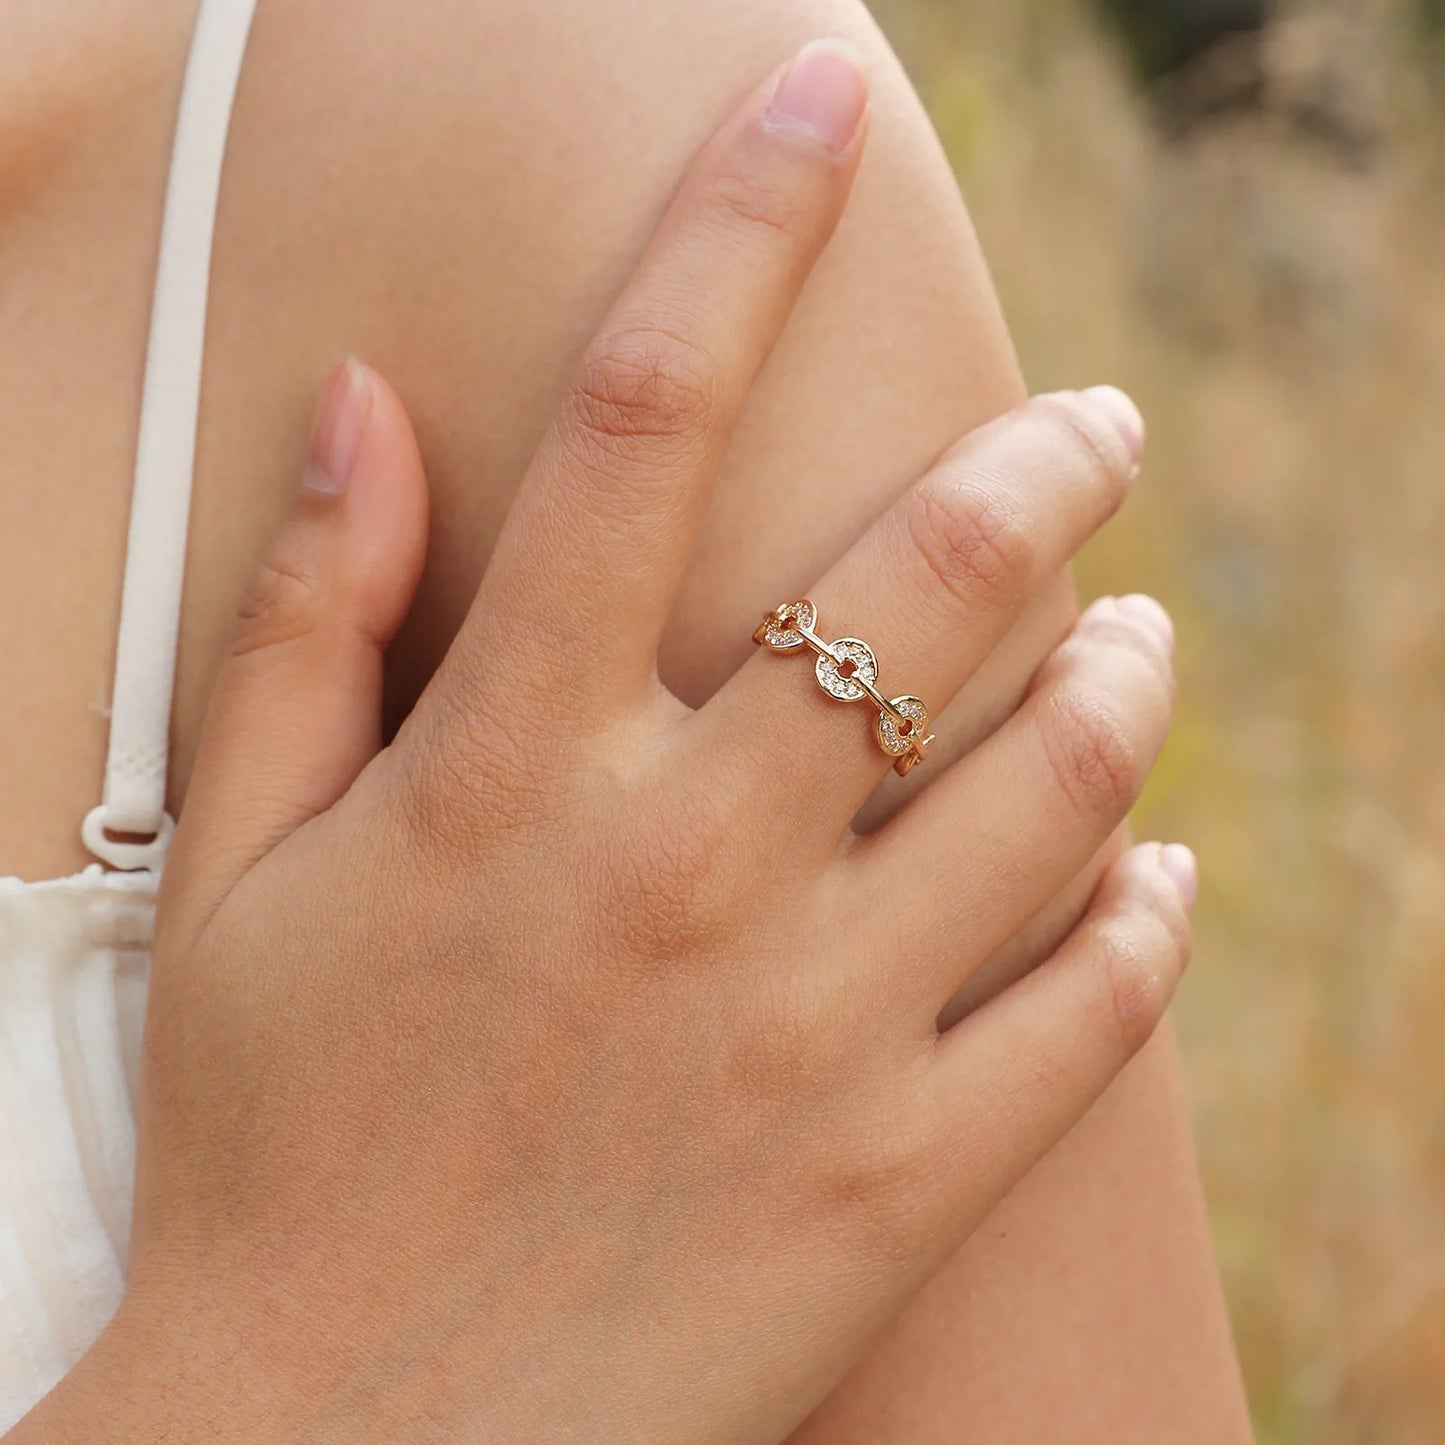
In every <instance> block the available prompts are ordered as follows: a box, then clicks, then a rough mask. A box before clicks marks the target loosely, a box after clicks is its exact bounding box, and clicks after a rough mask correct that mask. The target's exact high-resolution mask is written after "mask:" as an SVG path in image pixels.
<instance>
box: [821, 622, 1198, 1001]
mask: <svg viewBox="0 0 1445 1445" xmlns="http://www.w3.org/2000/svg"><path fill="white" fill-rule="evenodd" d="M1172 638H1173V633H1172V629H1170V627H1169V621H1168V616H1167V614H1166V613H1165V612H1164V610H1163V608H1162V607H1160V606H1159V604H1158V603H1157V602H1154V601H1153V600H1152V599H1149V598H1130V599H1125V600H1124V601H1122V602H1116V601H1114V599H1112V598H1109V599H1104V600H1103V601H1101V602H1099V603H1096V604H1094V606H1092V607H1090V608H1089V609H1088V610H1087V611H1086V612H1085V613H1084V615H1083V617H1081V618H1080V619H1079V622H1078V624H1077V625H1076V627H1075V629H1074V631H1073V633H1072V634H1071V636H1070V638H1069V639H1068V640H1067V641H1066V642H1065V643H1064V644H1063V645H1062V646H1061V647H1059V648H1058V649H1057V650H1056V651H1055V652H1054V653H1053V654H1052V655H1051V656H1050V658H1049V659H1048V660H1047V661H1046V662H1045V664H1044V666H1043V668H1042V669H1041V670H1040V672H1039V676H1038V679H1037V682H1036V684H1035V687H1034V689H1033V691H1032V693H1031V694H1030V696H1029V697H1028V698H1027V699H1026V700H1025V701H1024V703H1023V705H1022V707H1021V708H1020V709H1019V711H1018V712H1017V713H1015V715H1014V716H1013V717H1012V718H1011V719H1010V720H1009V721H1008V722H1007V723H1005V724H1004V726H1003V727H1002V728H1000V729H999V730H998V731H997V732H996V733H994V734H993V735H992V736H991V737H989V738H988V739H987V740H986V741H985V742H984V743H982V744H981V745H980V746H979V747H978V748H977V749H975V751H974V752H973V753H971V754H970V755H969V756H968V757H966V758H964V759H962V760H961V761H960V762H958V763H955V764H954V766H953V767H952V768H951V769H949V771H948V772H947V773H945V774H944V776H943V777H941V778H938V779H936V780H935V782H934V784H933V786H932V787H930V788H927V789H925V790H924V791H923V792H922V793H920V794H919V795H918V796H917V797H916V798H914V799H913V801H912V802H911V803H909V805H908V806H907V807H906V808H905V809H904V810H903V811H902V812H901V813H899V814H897V815H896V816H895V817H894V818H893V819H891V820H890V821H889V822H888V823H887V824H885V825H884V827H882V828H881V829H879V830H878V831H877V832H876V833H873V834H870V835H869V836H868V837H867V838H864V839H861V840H860V841H859V842H858V843H857V844H856V845H854V847H853V849H852V850H851V854H850V856H849V858H848V860H847V862H846V863H845V864H844V869H843V871H844V874H845V875H846V876H845V886H847V887H848V888H849V889H850V890H851V891H852V892H853V893H854V895H855V896H857V897H859V898H860V899H861V900H862V902H863V905H864V906H863V908H862V910H861V913H860V915H859V916H860V917H862V918H864V919H868V918H877V919H880V920H886V923H880V924H879V925H877V926H878V927H879V928H880V930H881V929H883V928H884V927H886V930H887V932H886V936H882V935H880V937H879V938H878V939H876V940H874V942H875V943H876V945H877V947H876V949H872V950H870V949H868V948H866V947H865V948H863V949H861V950H860V957H868V956H874V955H876V956H880V957H881V956H883V954H884V953H885V952H886V953H888V954H890V955H892V956H895V957H896V956H906V957H911V958H914V959H923V960H927V962H926V963H925V964H924V965H923V966H922V967H921V969H919V971H918V972H917V974H916V975H915V977H916V980H917V982H918V984H919V988H920V992H919V993H918V996H917V1007H918V1008H919V1009H920V1010H921V1013H922V1015H923V1016H926V1017H927V1018H929V1019H932V1018H933V1017H935V1016H936V1015H937V1013H938V1011H939V1009H940V1008H942V1007H943V1004H944V1002H945V1001H946V1000H947V998H948V997H949V995H951V994H952V993H953V992H954V991H955V990H956V989H957V988H958V986H959V984H960V983H961V982H962V981H963V980H964V979H966V978H967V977H968V976H969V974H970V973H971V972H972V970H973V969H975V968H977V967H978V966H979V965H981V964H982V963H983V962H984V961H985V960H986V959H987V958H989V957H990V956H992V954H993V953H994V952H995V951H996V950H997V949H998V948H1000V947H1001V946H1002V945H1003V944H1004V943H1005V942H1006V941H1007V940H1008V939H1009V938H1011V937H1013V935H1014V934H1016V933H1017V932H1018V931H1019V930H1020V929H1021V928H1022V927H1023V926H1024V925H1025V924H1026V923H1027V922H1028V921H1029V920H1030V919H1031V918H1033V917H1034V915H1035V914H1036V913H1038V911H1039V909H1041V908H1042V907H1043V906H1044V905H1045V904H1046V903H1048V902H1049V900H1050V899H1052V898H1054V897H1055V896H1056V895H1057V894H1058V893H1059V892H1060V891H1061V890H1062V889H1063V888H1064V887H1065V886H1066V885H1067V884H1068V883H1069V882H1070V880H1071V879H1073V878H1074V877H1075V876H1076V875H1077V874H1078V873H1079V871H1080V870H1081V869H1082V868H1083V867H1084V866H1085V865H1086V864H1087V863H1088V861H1089V860H1090V859H1091V858H1092V857H1093V856H1094V855H1095V853H1097V852H1098V850H1099V848H1100V847H1101V846H1102V845H1103V843H1104V841H1105V840H1106V839H1107V838H1108V837H1109V835H1110V834H1111V833H1112V832H1113V831H1114V829H1115V828H1116V827H1117V826H1118V825H1119V823H1120V822H1121V821H1122V820H1123V818H1124V817H1125V815H1126V814H1127V813H1128V811H1129V809H1130V808H1131V807H1132V806H1133V804H1134V802H1135V800H1136V799H1137V798H1138V796H1139V792H1140V789H1141V788H1142V787H1143V784H1144V780H1145V778H1146V777H1147V776H1148V774H1149V770H1150V769H1151V768H1152V766H1153V764H1154V760H1155V758H1156V757H1157V756H1158V754H1159V750H1160V748H1161V747H1162V746H1163V743H1164V737H1165V734H1166V733H1167V731H1168V727H1169V717H1170V713H1171V710H1172V707H1173V674H1172V668H1171V665H1170V653H1171V649H1172ZM899 899H913V900H917V906H915V907H914V908H912V909H911V910H900V909H899V907H898V906H897V900H899ZM863 926H864V927H865V929H866V928H867V927H869V925H866V924H865V925H863ZM900 943H901V944H902V949H901V952H900V951H899V944H900Z"/></svg>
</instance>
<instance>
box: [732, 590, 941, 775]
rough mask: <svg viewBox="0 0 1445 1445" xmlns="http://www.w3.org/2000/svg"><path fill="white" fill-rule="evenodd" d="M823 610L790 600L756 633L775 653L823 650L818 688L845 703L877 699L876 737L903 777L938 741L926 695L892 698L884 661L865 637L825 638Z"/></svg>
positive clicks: (757, 639) (761, 643)
mask: <svg viewBox="0 0 1445 1445" xmlns="http://www.w3.org/2000/svg"><path fill="white" fill-rule="evenodd" d="M817 625H818V609H817V608H816V607H815V606H813V604H812V603H811V602H809V601H808V600H807V598H803V599H802V600H801V601H798V602H784V603H783V604H782V605H781V606H780V607H775V608H774V609H773V610H772V611H771V612H769V613H767V614H766V615H765V616H764V617H763V620H762V621H761V622H760V623H759V624H758V630H757V631H756V632H754V633H753V641H754V642H756V643H757V644H758V646H759V647H766V648H767V649H768V651H769V652H796V651H798V650H799V649H800V648H804V647H807V648H811V649H812V650H813V652H815V653H817V656H818V660H817V662H816V663H815V664H814V668H813V671H814V674H815V676H816V677H817V679H818V686H819V687H821V688H822V689H823V691H824V692H826V693H827V694H828V696H829V697H835V698H837V699H838V701H839V702H858V701H860V700H861V699H863V698H865V697H866V698H869V699H871V700H872V701H873V702H874V703H875V704H876V705H877V707H878V716H877V717H876V718H875V719H874V722H873V738H874V741H875V742H877V744H878V746H879V747H880V748H882V749H883V751H884V752H885V753H887V754H888V756H889V757H890V758H892V759H893V769H894V771H895V772H896V773H898V774H899V775H900V776H902V775H903V774H904V773H906V772H907V771H908V770H909V769H910V768H913V767H916V766H917V765H918V764H919V763H921V762H922V761H923V759H924V758H925V757H926V756H927V748H928V745H929V743H931V742H932V741H933V738H932V736H931V735H930V734H929V731H928V709H927V707H925V706H924V704H923V701H922V699H921V698H916V697H912V696H910V695H909V694H907V693H905V694H904V695H903V696H902V697H887V696H885V695H884V694H883V693H881V692H880V691H879V690H878V685H877V684H878V659H877V658H876V657H875V656H874V655H873V649H872V648H871V647H869V646H868V644H867V643H866V642H864V641H863V640H862V639H861V638H857V637H840V638H839V639H838V640H837V641H836V642H824V641H823V639H822V638H821V637H819V636H818V634H817V632H816V631H815V630H814V629H815V628H816V627H817Z"/></svg>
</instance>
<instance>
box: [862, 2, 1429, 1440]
mask: <svg viewBox="0 0 1445 1445" xmlns="http://www.w3.org/2000/svg"><path fill="white" fill-rule="evenodd" d="M874 8H875V10H876V12H877V14H878V18H879V21H880V23H881V24H882V25H883V27H884V29H885V30H886V31H887V32H888V33H889V35H890V37H891V38H892V39H893V41H894V44H895V45H896V46H897V48H898V49H899V51H900V53H901V54H902V55H903V57H904V59H905V61H906V62H907V64H908V65H909V68H910V70H911V72H912V74H913V75H914V77H915V79H916V81H917V83H918V84H919V86H920V88H921V90H922V91H923V94H924V97H925V100H926V101H927V102H928V104H929V107H930V109H931V111H932V114H933V116H934V119H935V121H936V123H937V124H938V126H939V128H940V130H941V132H942V134H943V137H944V142H945V144H946V146H947V147H948V150H949V153H950V155H951V157H952V160H953V163H954V166H955V169H956V171H957V174H958V176H959V179H960V181H961V183H962V185H963V188H964V191H965V193H966V195H967V197H968V200H969V203H970V206H971V208H972V211H973V215H974V219H975V222H976V224H977V225H978V228H979V230H980V232H981V233H982V236H983V241H984V246H985V249H986V251H987V252H988V254H989V256H990V258H991V261H992V264H993V267H994V272H995V277H996V280H997V283H998V286H999V289H1000V291H1001V293H1002V295H1003V299H1004V304H1005V307H1006V310H1007V312H1008V316H1009V319H1010V321H1011V323H1012V326H1013V329H1014V333H1015V336H1016V338H1017V341H1018V344H1019V348H1020V351H1021V354H1022V357H1023V361H1024V365H1025V368H1026V371H1027V374H1028V377H1029V381H1030V384H1031V386H1032V387H1033V388H1034V389H1044V388H1049V387H1052V386H1058V385H1070V386H1073V385H1080V384H1085V383H1087V382H1089V381H1094V380H1111V381H1117V382H1119V383H1121V384H1122V385H1124V386H1125V387H1127V388H1128V389H1129V390H1130V391H1131V392H1132V393H1133V394H1134V395H1135V396H1136V397H1137V398H1138V400H1139V401H1140V404H1141V406H1142V408H1143V410H1144V413H1145V416H1146V417H1147V418H1148V420H1149V423H1150V428H1151V441H1150V449H1149V454H1148V458H1147V462H1146V468H1145V481H1144V483H1143V485H1142V486H1141V489H1140V491H1139V493H1138V494H1137V498H1136V500H1135V501H1133V502H1132V503H1131V504H1130V507H1129V509H1128V512H1127V514H1126V515H1125V516H1123V517H1121V519H1120V520H1119V521H1118V522H1116V523H1115V524H1113V525H1112V526H1111V528H1110V529H1109V531H1108V532H1107V534H1106V535H1105V536H1104V537H1103V538H1102V539H1101V540H1100V541H1099V542H1098V543H1096V544H1095V545H1094V547H1093V549H1092V550H1091V551H1090V552H1089V554H1088V555H1087V556H1086V558H1085V560H1084V563H1083V566H1082V569H1081V571H1082V583H1083V587H1084V589H1085V591H1086V592H1089V593H1091V592H1098V591H1110V592H1118V591H1125V590H1134V589H1139V590H1148V591H1152V592H1155V593H1156V594H1157V595H1158V596H1160V597H1161V598H1163V599H1164V601H1165V602H1166V603H1167V604H1168V606H1169V607H1170V609H1171V611H1172V612H1173V613H1174V616H1175V619H1176V621H1177V623H1178V625H1179V630H1180V633H1181V644H1180V672H1181V681H1182V691H1181V700H1180V708H1179V713H1178V721H1177V724H1176V727H1175V732H1174V737H1173V741H1172V743H1171V744H1170V747H1169V750H1168V752H1167V753H1166V755H1165V758H1164V760H1163V763H1162V765H1161V767H1160V769H1159V772H1158V775H1157V777H1156V778H1155V780H1154V782H1153V784H1152V786H1151V789H1150V791H1149V793H1148V795H1147V797H1146V799H1145V801H1144V803H1143V805H1142V807H1141V809H1140V814H1139V819H1140V828H1141V831H1142V832H1143V833H1144V834H1145V835H1147V836H1163V837H1166V838H1184V839H1187V840H1188V841H1190V842H1192V843H1193V844H1194V845H1195V846H1196V848H1197V849H1198V851H1199V854H1200V856H1201V860H1202V864H1203V870H1204V878H1205V884H1204V892H1203V896H1202V900H1201V905H1200V908H1199V912H1198V930H1197V931H1198V945H1197V953H1196V962H1195V966H1194V969H1193V971H1192V973H1191V976H1190V978H1189V980H1188V981H1187V983H1186V986H1185V991H1184V994H1183V996H1182V998H1181V1001H1180V1003H1179V1006H1178V1008H1177V1016H1178V1023H1179V1028H1180V1032H1181V1036H1182V1039H1183V1042H1184V1047H1185V1050H1186V1064H1187V1071H1188V1080H1189V1086H1190V1090H1191V1093H1192V1097H1193V1103H1194V1114H1195V1120H1196V1127H1197V1130H1198V1136H1199V1143H1200V1149H1201V1155H1202V1160H1203V1168H1204V1173H1205V1180H1206V1185H1207V1188H1208V1193H1209V1199H1210V1204H1211V1208H1212V1211H1213V1217H1214V1226H1215V1233H1216V1238H1217V1242H1218V1247H1219V1255H1220V1259H1221V1262H1222V1266H1223V1270H1224V1275H1225V1281H1226V1286H1227V1289H1228V1293H1229V1298H1230V1305H1231V1310H1232V1313H1233V1318H1234V1323H1235V1328H1236V1331H1237V1335H1238V1339H1239V1345H1240V1350H1241V1354H1242V1356H1243V1361H1244V1368H1245V1371H1246V1374H1247V1377H1248V1384H1249V1390H1250V1396H1251V1399H1252V1402H1253V1409H1254V1414H1255V1421H1256V1426H1257V1429H1258V1433H1259V1438H1260V1440H1261V1441H1262V1442H1264V1445H1295V1442H1309V1445H1365V1442H1370V1445H1415V1442H1425V1441H1429V1442H1432V1445H1434V1442H1439V1441H1442V1440H1445V941H1442V940H1445V567H1442V558H1445V485H1442V470H1445V461H1442V459H1445V0H1391V3H1387V0H1348V3H1301V4H1288V3H1283V0H1280V3H1274V4H1270V3H1268V0H876V3H875V7H874Z"/></svg>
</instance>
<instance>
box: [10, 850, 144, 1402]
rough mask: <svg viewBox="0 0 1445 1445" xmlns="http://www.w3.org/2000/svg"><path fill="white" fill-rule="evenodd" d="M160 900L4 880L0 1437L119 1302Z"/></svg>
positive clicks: (136, 879)
mask: <svg viewBox="0 0 1445 1445" xmlns="http://www.w3.org/2000/svg"><path fill="white" fill-rule="evenodd" d="M155 890H156V875H155V874H154V873H150V872H142V873H105V872H103V871H102V870H101V868H100V867H99V865H96V866H94V867H92V868H88V869H87V870H86V871H85V872H84V873H81V874H78V875H77V876H76V877H74V878H62V879H58V880H57V881H55V882H53V883H30V884H25V883H20V882H19V881H18V880H16V879H13V878H4V879H0V1431H3V1430H5V1429H7V1428H8V1427H9V1426H10V1425H12V1424H14V1422H15V1421H16V1420H18V1419H19V1418H20V1417H21V1416H22V1415H24V1414H25V1412H26V1411H27V1410H29V1409H30V1407H31V1406H32V1405H33V1404H34V1403H35V1402H36V1401H37V1400H38V1399H39V1398H40V1397H41V1396H42V1395H43V1394H45V1392H46V1391H47V1390H49V1389H50V1388H51V1387H52V1386H53V1385H54V1384H55V1383H56V1381H57V1380H59V1379H60V1377H61V1376H62V1375H63V1374H64V1373H65V1372H66V1370H68V1369H69V1368H70V1366H71V1365H72V1364H74V1363H75V1361H76V1360H77V1359H79V1357H80V1356H81V1355H82V1354H83V1353H84V1351H85V1349H86V1348H87V1346H88V1345H89V1344H90V1342H91V1341H92V1340H93V1339H94V1338H95V1336H96V1335H97V1334H99V1332H100V1330H101V1328H102V1326H104V1324H105V1322H106V1321H107V1320H108V1319H109V1318H110V1316H111V1314H112V1313H113V1312H114V1310H115V1307H116V1305H117V1303H118V1302H119V1300H120V1292H121V1281H122V1279H123V1270H124V1261H125V1251H126V1236H127V1234H128V1233H129V1230H130V1203H131V1190H132V1177H133V1174H134V1169H135V1122H134V1120H135V1088H134V1085H135V1074H136V1067H137V1062H138V1060H139V1057H140V1035H141V1020H142V1017H143V1014H144V1009H145V978H146V967H147V964H148V962H149V948H150V941H151V929H152V925H153V922H154V914H155Z"/></svg>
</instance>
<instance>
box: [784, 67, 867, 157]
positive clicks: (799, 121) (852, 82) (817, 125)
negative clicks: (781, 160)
mask: <svg viewBox="0 0 1445 1445" xmlns="http://www.w3.org/2000/svg"><path fill="white" fill-rule="evenodd" d="M867 104H868V82H867V81H866V80H865V79H864V77H863V71H862V68H861V67H860V66H859V64H858V54H857V52H856V51H855V50H854V49H853V47H852V46H851V45H849V44H848V42H847V41H846V40H815V41H813V42H812V44H811V45H807V46H804V47H803V49H802V51H801V52H799V55H798V58H797V59H796V60H794V61H793V63H792V64H791V65H790V66H789V67H788V69H787V70H786V71H785V72H784V74H783V78H782V79H781V80H780V81H779V82H778V87H777V89H776V90H775V91H774V92H773V98H772V100H770V101H769V102H768V110H767V124H768V125H769V126H771V127H772V128H773V129H775V130H786V131H795V132H801V133H802V134H804V135H809V136H812V137H813V139H815V140H819V141H821V142H822V143H823V144H824V145H825V146H827V147H828V149H829V150H830V151H833V152H834V153H835V154H837V153H838V152H840V151H845V150H847V149H848V146H849V144H850V143H851V142H852V140H853V137H854V136H855V135H857V133H858V125H859V122H860V121H862V119H863V111H864V110H865V108H866V107H867Z"/></svg>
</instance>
